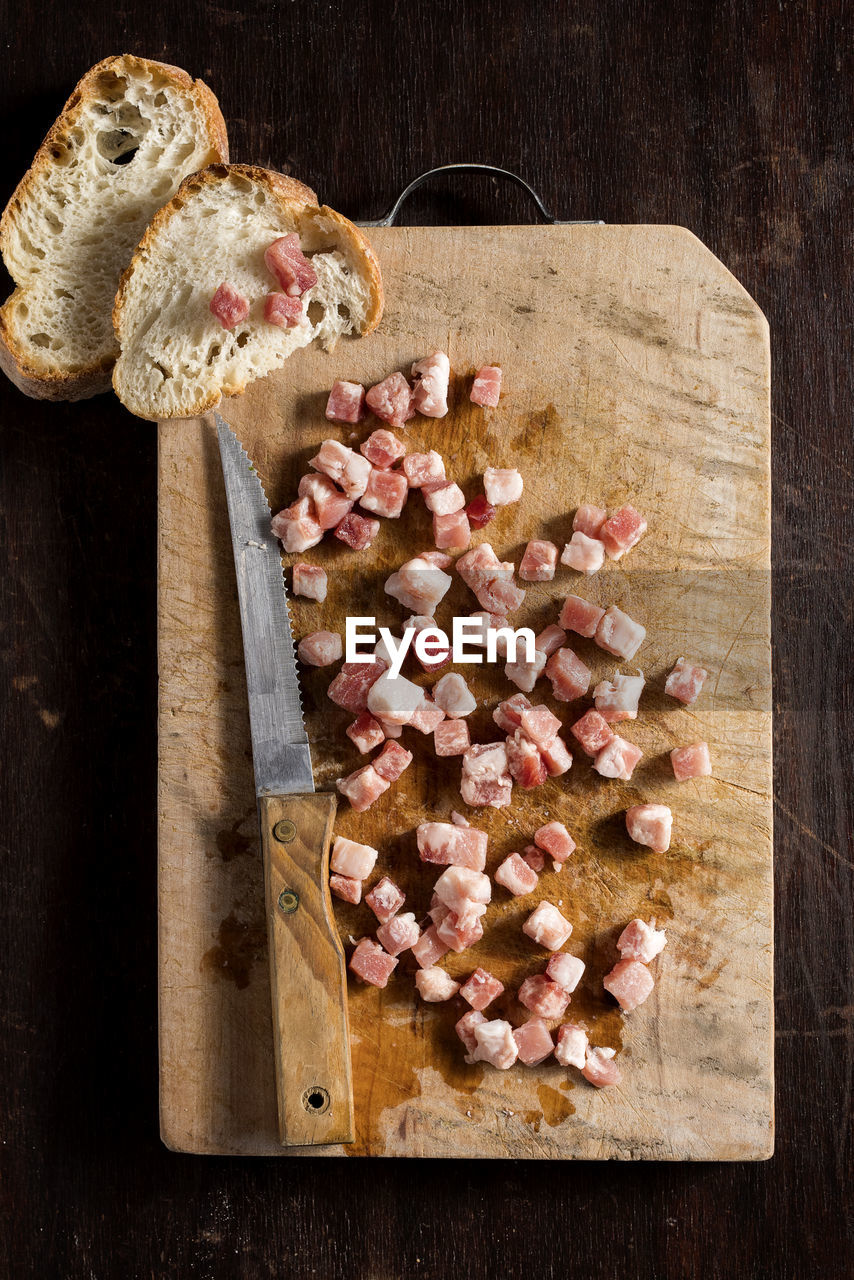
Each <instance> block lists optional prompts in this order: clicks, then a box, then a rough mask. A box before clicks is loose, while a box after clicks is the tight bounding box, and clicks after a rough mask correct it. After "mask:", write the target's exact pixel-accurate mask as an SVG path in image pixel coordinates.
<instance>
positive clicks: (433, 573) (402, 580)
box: [385, 556, 453, 617]
mask: <svg viewBox="0 0 854 1280" xmlns="http://www.w3.org/2000/svg"><path fill="white" fill-rule="evenodd" d="M452 583H453V578H452V577H451V575H450V574H448V573H445V571H444V569H439V568H437V566H436V565H435V564H433V563H432V561H430V560H426V559H425V558H424V557H423V556H414V557H413V559H412V560H407V561H406V563H405V564H402V565H401V566H400V568H399V569H398V570H397V572H396V573H393V574H392V575H391V577H390V578H388V580H387V581H386V584H385V591H386V594H387V595H390V596H393V597H394V598H395V600H398V601H400V603H401V604H402V605H403V606H404V608H406V609H410V610H411V611H412V612H413V613H417V614H424V615H427V616H429V617H432V616H433V614H434V610H435V609H436V606H437V605H438V604H439V602H440V600H442V599H443V598H444V596H445V595H446V594H447V592H448V591H449V590H450V588H451V585H452Z"/></svg>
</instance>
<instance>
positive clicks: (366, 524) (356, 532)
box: [334, 511, 380, 551]
mask: <svg viewBox="0 0 854 1280" xmlns="http://www.w3.org/2000/svg"><path fill="white" fill-rule="evenodd" d="M379 531H380V522H379V520H374V519H372V518H371V517H370V516H360V515H359V513H358V511H351V512H350V514H349V515H348V516H345V517H344V519H343V520H342V521H341V523H340V524H338V525H337V526H336V529H335V534H334V536H335V537H336V538H337V539H338V540H339V542H344V543H346V544H347V546H348V547H351V548H352V549H353V551H367V549H368V547H369V546H370V545H371V543H372V542H373V540H374V538H375V537H376V536H377V534H378V533H379Z"/></svg>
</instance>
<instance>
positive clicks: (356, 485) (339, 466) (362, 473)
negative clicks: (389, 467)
mask: <svg viewBox="0 0 854 1280" xmlns="http://www.w3.org/2000/svg"><path fill="white" fill-rule="evenodd" d="M308 465H309V466H310V467H314V469H315V471H320V472H322V473H323V475H325V476H328V477H329V479H330V480H331V481H332V482H333V483H334V484H337V485H338V487H339V489H341V490H343V492H344V495H345V497H347V498H353V499H355V498H361V496H362V494H363V493H364V492H365V489H366V488H367V486H368V479H369V477H370V474H371V472H372V471H373V467H372V466H371V464H370V462H368V459H367V458H363V457H362V455H361V454H360V453H355V452H354V451H353V450H352V449H348V448H347V446H346V445H345V444H341V442H340V441H338V440H331V439H330V440H324V441H323V444H322V445H321V446H320V451H319V452H318V453H317V455H316V456H315V457H314V458H309V460H308Z"/></svg>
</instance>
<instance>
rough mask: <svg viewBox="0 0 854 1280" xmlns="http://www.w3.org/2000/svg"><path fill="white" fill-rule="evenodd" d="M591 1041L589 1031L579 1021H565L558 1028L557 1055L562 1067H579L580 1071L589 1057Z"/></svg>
mask: <svg viewBox="0 0 854 1280" xmlns="http://www.w3.org/2000/svg"><path fill="white" fill-rule="evenodd" d="M588 1044H589V1041H588V1039H587V1032H586V1031H585V1030H584V1028H583V1027H579V1026H578V1025H577V1023H574V1022H565V1023H564V1024H563V1026H562V1027H558V1029H557V1045H556V1047H555V1057H556V1058H557V1060H558V1062H559V1063H560V1065H561V1066H562V1067H578V1070H579V1071H580V1070H581V1069H582V1067H583V1066H584V1064H585V1061H586V1058H587V1048H588Z"/></svg>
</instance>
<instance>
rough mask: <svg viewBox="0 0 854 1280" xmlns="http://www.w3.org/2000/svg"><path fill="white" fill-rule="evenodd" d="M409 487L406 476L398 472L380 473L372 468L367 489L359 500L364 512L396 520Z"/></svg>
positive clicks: (403, 504) (404, 503)
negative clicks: (371, 512)
mask: <svg viewBox="0 0 854 1280" xmlns="http://www.w3.org/2000/svg"><path fill="white" fill-rule="evenodd" d="M408 496H409V485H408V484H407V483H406V476H404V475H401V473H400V472H399V471H381V470H380V469H379V468H377V467H374V469H373V470H372V471H371V474H370V476H369V478H368V484H367V488H366V489H365V492H364V493H363V494H362V496H361V498H360V499H359V505H360V506H361V507H363V508H364V510H365V511H373V512H374V514H375V515H378V516H385V517H386V518H387V519H389V520H396V519H397V517H398V516H399V515H400V513H401V511H402V510H403V508H404V506H405V505H406V499H407V498H408Z"/></svg>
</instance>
